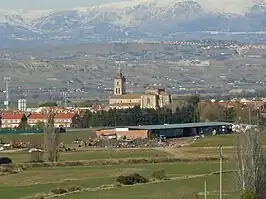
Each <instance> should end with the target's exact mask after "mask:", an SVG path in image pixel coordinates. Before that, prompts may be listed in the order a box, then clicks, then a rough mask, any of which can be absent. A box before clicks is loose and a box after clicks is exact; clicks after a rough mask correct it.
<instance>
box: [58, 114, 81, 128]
mask: <svg viewBox="0 0 266 199" xmlns="http://www.w3.org/2000/svg"><path fill="white" fill-rule="evenodd" d="M54 125H55V127H64V128H70V127H77V126H79V117H78V115H77V114H76V113H58V114H56V115H55V118H54Z"/></svg>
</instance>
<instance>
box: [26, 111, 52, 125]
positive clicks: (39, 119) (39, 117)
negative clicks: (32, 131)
mask: <svg viewBox="0 0 266 199" xmlns="http://www.w3.org/2000/svg"><path fill="white" fill-rule="evenodd" d="M47 122H48V115H46V114H40V113H30V114H29V115H28V120H27V123H28V124H29V125H30V126H35V125H38V124H41V123H43V124H45V123H47Z"/></svg>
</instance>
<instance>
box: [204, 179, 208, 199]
mask: <svg viewBox="0 0 266 199" xmlns="http://www.w3.org/2000/svg"><path fill="white" fill-rule="evenodd" d="M204 199H207V182H206V181H205V182H204Z"/></svg>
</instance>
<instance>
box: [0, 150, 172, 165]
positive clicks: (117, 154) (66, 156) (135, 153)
mask: <svg viewBox="0 0 266 199" xmlns="http://www.w3.org/2000/svg"><path fill="white" fill-rule="evenodd" d="M0 156H4V157H9V158H11V159H12V160H13V162H14V163H23V162H28V161H29V153H28V152H14V153H4V152H0ZM168 156H171V155H170V154H168V153H166V152H164V151H159V150H155V149H99V150H93V149H92V150H87V151H76V152H61V153H60V155H59V160H60V161H86V160H99V159H123V158H156V157H159V158H160V157H168Z"/></svg>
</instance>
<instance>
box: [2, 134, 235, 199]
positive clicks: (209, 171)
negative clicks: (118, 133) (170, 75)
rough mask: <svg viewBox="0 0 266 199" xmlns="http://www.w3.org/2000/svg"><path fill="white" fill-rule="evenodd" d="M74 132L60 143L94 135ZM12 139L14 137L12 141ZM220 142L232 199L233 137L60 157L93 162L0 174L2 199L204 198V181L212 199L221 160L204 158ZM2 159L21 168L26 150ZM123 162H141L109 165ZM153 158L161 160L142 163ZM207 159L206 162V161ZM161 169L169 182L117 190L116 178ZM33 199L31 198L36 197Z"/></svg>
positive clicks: (225, 182)
mask: <svg viewBox="0 0 266 199" xmlns="http://www.w3.org/2000/svg"><path fill="white" fill-rule="evenodd" d="M73 134H74V133H73ZM73 134H72V133H71V134H70V133H69V134H68V133H66V134H62V136H61V139H64V140H65V142H69V143H71V142H72V140H73V139H76V138H80V139H81V137H82V136H85V137H86V138H87V137H89V136H91V135H92V134H90V135H89V134H86V133H85V132H76V134H75V135H73ZM9 136H10V135H9ZM24 136H25V135H24ZM31 136H32V135H29V136H28V137H23V139H24V140H25V141H28V139H33V138H32V137H31ZM35 136H41V135H35ZM5 139H8V137H6V138H5ZM13 139H17V138H15V137H13ZM21 139H22V138H21ZM34 139H36V138H34ZM38 139H41V138H38ZM221 140H222V142H223V145H225V146H226V147H225V148H224V157H225V158H226V160H224V163H223V169H224V173H223V188H224V189H223V193H224V197H223V198H224V199H235V198H237V197H239V193H238V190H237V180H236V179H237V178H236V173H235V171H234V170H235V163H234V158H233V157H234V148H233V146H232V143H233V136H213V137H206V138H203V139H200V140H198V141H196V142H195V143H194V144H192V145H190V146H188V147H182V148H167V147H166V148H146V149H90V150H86V151H85V150H82V151H77V152H64V153H60V162H62V165H63V163H64V162H69V161H73V162H75V161H81V162H82V161H83V162H90V161H95V163H94V164H91V165H89V164H84V165H83V166H75V165H72V166H66V165H63V166H58V165H57V166H54V167H47V166H44V165H43V166H41V167H33V168H27V169H26V170H22V171H20V172H18V173H14V174H5V175H2V176H0V194H1V198H6V199H17V198H22V197H26V198H30V196H33V195H36V194H37V195H40V194H43V195H44V196H45V198H53V197H55V196H57V197H58V198H62V199H87V198H91V199H94V198H95V199H101V198H109V199H120V198H121V199H133V198H134V199H135V198H143V199H144V198H145V199H146V198H152V199H190V198H191V199H194V198H204V196H203V192H204V182H205V181H206V182H207V191H208V197H207V198H208V199H215V198H218V190H219V174H218V173H217V172H218V171H219V162H218V161H216V160H214V159H213V160H212V161H211V160H208V161H207V159H208V158H210V157H213V158H217V157H218V147H219V145H220V142H221ZM210 143H213V144H210ZM230 144H231V145H230ZM0 156H8V157H10V158H12V159H13V161H14V163H15V164H20V165H23V164H24V163H25V162H26V161H28V160H29V157H28V154H27V153H26V152H13V153H0ZM166 157H168V158H179V160H175V161H168V162H166V161H165V162H163V161H164V160H163V159H164V158H166ZM127 159H130V160H134V159H136V160H143V161H142V162H139V163H138V162H137V161H128V162H127V161H125V162H123V163H121V164H120V163H117V162H116V163H115V164H114V163H112V161H116V160H127ZM152 159H155V160H160V159H162V162H160V161H157V163H151V162H150V161H145V160H152ZM205 159H206V161H204V160H205ZM182 160H184V161H182ZM97 161H99V162H97ZM145 162H146V163H145ZM154 162H156V161H154ZM159 162H160V163H159ZM160 169H164V170H165V174H166V176H167V180H159V181H158V180H157V181H153V180H151V181H150V182H148V183H146V184H137V185H132V186H124V185H123V186H118V184H117V182H116V179H117V177H118V176H120V175H127V174H133V173H138V174H140V175H142V176H144V177H146V178H148V179H152V173H153V172H154V171H157V170H160ZM71 187H78V188H79V190H77V191H76V192H69V193H66V194H62V195H53V194H51V190H52V189H55V188H63V189H68V188H71ZM196 195H197V196H196ZM37 198H38V197H35V199H37ZM39 199H40V197H39Z"/></svg>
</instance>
